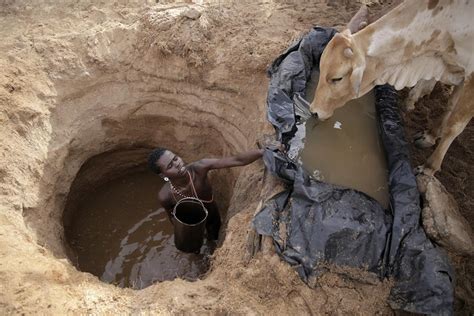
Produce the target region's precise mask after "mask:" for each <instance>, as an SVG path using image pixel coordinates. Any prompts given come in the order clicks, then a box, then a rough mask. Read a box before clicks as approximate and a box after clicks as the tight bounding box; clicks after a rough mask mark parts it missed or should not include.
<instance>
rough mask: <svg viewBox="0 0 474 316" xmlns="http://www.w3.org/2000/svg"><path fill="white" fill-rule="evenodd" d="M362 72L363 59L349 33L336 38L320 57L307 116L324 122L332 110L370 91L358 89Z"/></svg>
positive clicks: (343, 33) (363, 68) (360, 85)
mask: <svg viewBox="0 0 474 316" xmlns="http://www.w3.org/2000/svg"><path fill="white" fill-rule="evenodd" d="M364 71H365V55H364V53H363V52H362V51H361V50H360V48H359V47H358V46H357V45H355V43H354V41H353V37H352V35H351V32H350V31H349V30H345V31H344V32H342V33H338V34H336V35H335V36H334V37H333V39H332V40H331V41H330V42H329V43H328V45H327V46H326V48H325V49H324V51H323V54H322V55H321V62H320V75H319V83H318V87H317V89H316V94H315V96H314V101H313V103H311V107H310V108H311V112H313V113H315V114H317V115H318V118H319V119H320V120H325V119H328V118H329V117H331V116H332V115H333V113H334V110H335V109H337V108H340V107H341V106H343V105H344V104H345V103H346V102H348V101H349V100H351V99H355V98H357V97H359V95H362V94H364V93H365V92H367V91H368V90H370V88H368V87H365V86H363V85H362V77H363V76H364ZM361 88H362V89H361ZM363 90H365V91H363Z"/></svg>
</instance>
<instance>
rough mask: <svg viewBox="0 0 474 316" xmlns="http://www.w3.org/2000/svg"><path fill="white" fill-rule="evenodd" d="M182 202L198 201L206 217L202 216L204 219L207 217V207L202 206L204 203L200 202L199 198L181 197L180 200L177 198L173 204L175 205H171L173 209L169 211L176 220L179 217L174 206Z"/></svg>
mask: <svg viewBox="0 0 474 316" xmlns="http://www.w3.org/2000/svg"><path fill="white" fill-rule="evenodd" d="M183 202H198V203H199V204H201V207H202V209H203V210H204V212H205V213H206V217H205V218H204V220H205V219H206V218H207V216H209V212H208V211H207V208H206V207H205V206H204V203H202V201H201V200H200V199H198V198H195V197H185V198H182V199H181V200H179V201H178V202H177V203H176V204H175V206H174V207H173V210H172V211H171V215H172V217H173V219H176V220H178V221H179V219H178V218H177V217H176V208H177V207H178V205H179V204H180V203H183ZM180 222H181V221H180ZM198 224H200V223H198ZM198 224H196V225H198ZM187 225H189V224H187Z"/></svg>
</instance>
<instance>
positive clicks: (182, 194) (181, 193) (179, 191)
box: [169, 181, 194, 198]
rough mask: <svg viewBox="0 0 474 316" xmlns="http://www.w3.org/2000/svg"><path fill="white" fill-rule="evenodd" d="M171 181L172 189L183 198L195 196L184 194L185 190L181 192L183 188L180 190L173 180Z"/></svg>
mask: <svg viewBox="0 0 474 316" xmlns="http://www.w3.org/2000/svg"><path fill="white" fill-rule="evenodd" d="M169 182H170V187H171V190H172V191H173V192H174V193H176V194H178V195H180V196H181V197H183V198H194V196H188V195H186V194H184V193H183V192H181V190H179V189H178V188H176V187H175V186H174V185H173V183H172V182H171V181H169Z"/></svg>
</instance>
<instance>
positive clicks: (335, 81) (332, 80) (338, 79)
mask: <svg viewBox="0 0 474 316" xmlns="http://www.w3.org/2000/svg"><path fill="white" fill-rule="evenodd" d="M341 80H342V77H339V78H332V79H331V82H332V83H337V82H339V81H341Z"/></svg>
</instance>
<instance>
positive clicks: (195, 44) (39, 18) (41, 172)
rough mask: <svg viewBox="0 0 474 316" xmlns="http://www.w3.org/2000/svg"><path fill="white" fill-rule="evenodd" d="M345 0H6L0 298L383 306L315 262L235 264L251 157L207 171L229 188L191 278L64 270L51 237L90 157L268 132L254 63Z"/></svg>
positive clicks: (250, 139) (61, 251)
mask: <svg viewBox="0 0 474 316" xmlns="http://www.w3.org/2000/svg"><path fill="white" fill-rule="evenodd" d="M289 5H290V6H289ZM356 8H357V7H356V6H354V7H349V8H347V11H344V12H343V13H341V10H340V9H339V10H338V9H337V8H334V7H328V6H327V5H326V3H325V2H324V1H321V2H317V3H316V4H314V5H313V6H311V8H307V9H305V10H304V11H301V10H300V9H299V8H298V6H296V5H294V4H291V3H290V4H288V3H286V2H285V3H279V2H262V3H258V4H255V3H253V2H249V3H245V2H232V1H228V2H224V3H221V2H219V4H213V3H209V4H203V5H196V4H183V3H172V4H166V5H125V4H120V3H118V4H117V3H116V4H114V5H113V6H112V5H106V4H101V5H98V4H94V5H92V4H87V3H85V4H84V3H82V4H77V3H74V2H65V3H64V4H61V5H60V6H56V5H53V4H48V2H47V1H46V2H44V4H43V5H42V6H41V7H32V6H30V5H28V4H27V3H24V2H22V1H18V2H8V1H7V2H6V3H5V4H4V5H3V6H2V9H1V11H0V18H1V19H0V23H1V25H0V30H1V31H0V32H1V35H2V37H3V38H4V40H3V41H2V43H0V49H1V52H2V54H1V55H0V69H2V71H1V72H0V110H1V111H0V122H1V125H0V135H1V139H2V141H1V143H0V154H1V156H0V190H1V191H0V195H1V200H0V207H1V213H0V224H1V226H2V230H1V233H0V310H1V311H2V312H3V313H38V312H40V313H51V314H58V313H64V312H75V313H86V312H89V313H90V312H92V313H116V312H124V313H130V312H142V313H145V312H151V313H165V314H168V313H175V312H212V313H218V312H238V313H257V314H260V313H268V312H275V311H278V313H281V314H288V313H295V312H296V313H323V312H325V311H340V312H351V313H352V312H354V311H355V312H358V313H360V314H366V313H373V312H376V311H378V312H382V313H390V309H389V308H388V306H387V304H386V303H385V299H386V297H387V295H388V291H389V286H388V285H387V284H386V283H383V282H375V283H374V282H369V283H367V282H363V281H362V282H359V281H354V280H349V279H344V278H341V277H338V276H337V275H336V274H331V273H328V274H326V275H325V276H324V277H322V278H321V280H320V281H319V284H320V286H319V287H318V288H316V289H310V288H308V287H307V286H306V285H305V284H304V283H303V282H302V281H301V280H300V279H299V277H298V276H297V275H296V273H295V272H294V271H293V270H292V269H291V268H290V267H289V266H288V265H287V264H286V263H283V262H281V261H280V260H279V258H278V257H277V256H263V255H258V256H257V257H256V258H255V259H254V260H252V261H251V262H250V263H246V262H245V261H244V260H242V257H243V253H244V248H245V241H246V234H247V229H248V226H249V223H250V220H251V218H252V215H253V213H254V211H255V209H256V207H257V204H258V202H259V190H260V188H261V177H262V172H263V165H262V163H261V162H257V163H254V164H252V165H250V166H247V167H245V168H240V169H234V170H231V171H227V173H224V174H223V176H222V175H221V176H220V177H219V178H223V179H225V180H222V181H223V182H224V183H223V185H222V186H223V187H228V188H231V189H229V191H231V193H232V194H231V198H230V202H229V204H230V206H229V210H228V213H227V219H226V221H228V222H227V229H226V233H225V238H222V239H223V240H221V247H220V248H218V250H217V251H216V253H215V254H214V259H213V262H212V266H211V270H210V271H209V273H208V275H207V276H206V277H205V279H203V280H201V281H197V282H193V283H190V282H186V281H183V280H175V281H169V282H162V283H159V284H155V285H153V286H151V287H149V288H146V289H144V290H141V291H134V290H131V289H121V288H117V287H115V286H112V285H109V284H105V283H102V282H100V281H99V280H98V279H97V278H96V277H95V276H92V275H91V274H88V273H83V272H80V271H78V270H76V268H74V267H73V265H71V263H70V261H69V259H68V257H67V255H66V250H65V246H64V231H63V227H62V215H63V211H64V207H65V203H66V199H67V196H68V193H69V189H70V187H71V183H72V182H73V180H74V178H75V176H76V174H77V172H78V171H79V169H80V167H81V165H82V164H83V163H85V162H86V161H87V160H88V159H89V158H90V157H93V156H96V155H100V154H102V153H104V152H113V151H123V152H135V153H137V152H139V153H141V154H139V155H138V156H137V155H130V156H127V155H120V157H122V158H123V159H124V160H123V161H122V162H120V161H117V164H121V163H124V164H129V165H131V166H132V165H134V164H139V163H141V162H139V160H140V157H141V155H142V154H143V155H144V153H145V152H146V150H145V149H147V148H151V147H153V146H156V145H161V146H168V147H170V148H174V149H175V150H176V151H177V152H179V153H180V154H182V155H183V157H184V158H185V159H186V160H190V159H196V158H200V157H203V156H209V155H211V156H221V155H228V154H231V153H235V152H238V151H242V150H245V149H247V148H253V147H254V146H255V142H256V140H257V139H258V138H259V136H260V135H261V134H263V133H264V132H267V133H268V132H269V131H271V128H269V126H268V125H267V123H266V119H265V97H266V91H267V84H268V80H267V78H266V75H265V68H266V66H267V65H268V63H269V62H271V60H272V59H273V58H274V57H275V56H276V55H277V54H278V53H279V52H281V51H282V50H283V49H284V48H285V47H286V46H288V44H289V43H290V42H291V40H292V39H294V38H297V37H298V36H299V35H301V33H302V31H305V30H307V29H308V28H309V27H310V26H311V25H313V24H314V21H315V20H317V21H320V23H322V24H324V22H328V25H329V21H332V22H331V23H330V25H335V23H334V21H341V23H344V22H346V21H347V20H348V19H349V18H350V16H351V15H352V13H353V12H354V10H355V9H356ZM13 25H15V27H12V26H13ZM229 194H230V193H229ZM360 279H363V278H360Z"/></svg>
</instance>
